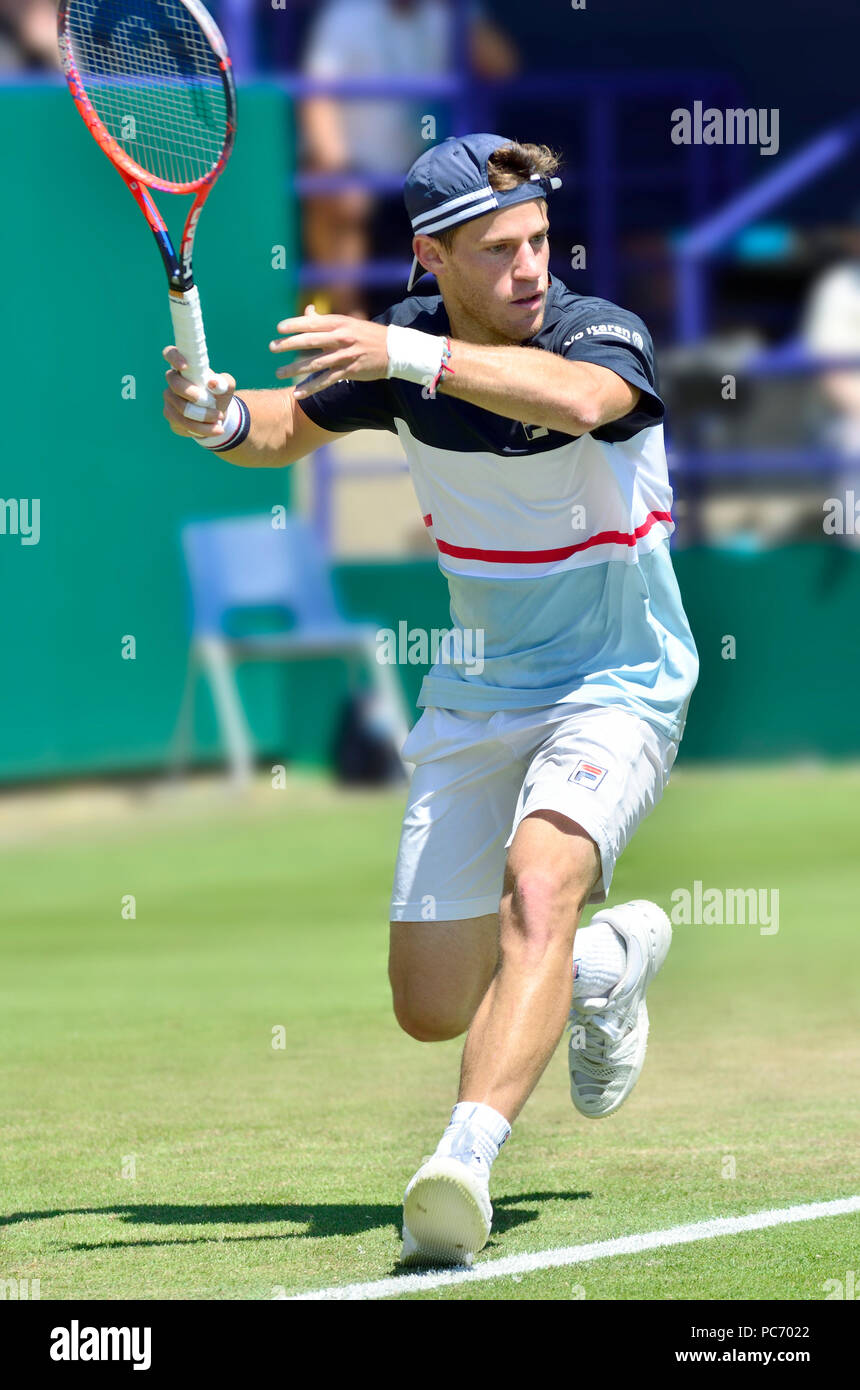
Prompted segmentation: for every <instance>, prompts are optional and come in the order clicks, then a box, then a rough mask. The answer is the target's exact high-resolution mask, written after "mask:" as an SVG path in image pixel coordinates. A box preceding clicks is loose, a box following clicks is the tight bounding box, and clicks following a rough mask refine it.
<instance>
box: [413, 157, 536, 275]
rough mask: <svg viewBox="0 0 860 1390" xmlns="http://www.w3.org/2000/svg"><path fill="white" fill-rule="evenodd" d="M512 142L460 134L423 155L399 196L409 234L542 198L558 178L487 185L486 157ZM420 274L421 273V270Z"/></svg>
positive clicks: (415, 272)
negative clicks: (506, 185) (498, 187)
mask: <svg viewBox="0 0 860 1390" xmlns="http://www.w3.org/2000/svg"><path fill="white" fill-rule="evenodd" d="M512 144H514V141H513V140H505V139H503V137H502V136H501V135H464V136H462V137H461V138H459V139H457V138H454V137H452V138H451V139H449V140H443V141H442V142H441V144H439V145H434V146H433V148H432V149H430V150H427V152H426V153H425V154H422V155H421V156H420V157H419V158H418V159H416V161H415V163H414V164H413V165H412V168H411V169H410V170H409V173H408V174H407V175H406V185H405V187H404V190H403V197H404V201H405V203H406V211H407V213H408V214H409V220H410V221H411V223H412V231H413V232H414V233H418V232H425V233H426V234H427V235H428V236H434V235H435V234H436V233H437V232H441V231H444V230H445V228H446V227H456V226H457V225H458V224H459V223H460V222H470V221H471V220H472V218H473V217H483V216H484V214H485V213H488V212H494V211H495V210H496V209H497V208H506V207H510V206H512V204H514V203H526V202H530V201H531V200H532V199H533V198H546V197H547V196H548V195H549V194H550V193H551V192H553V191H554V190H555V189H556V188H561V179H559V178H548V177H546V176H544V175H542V174H533V175H532V177H531V179H530V180H529V181H528V183H519V184H517V185H516V187H514V188H508V189H505V190H503V191H501V192H500V191H498V190H496V189H494V188H491V187H490V177H489V172H488V170H487V164H488V162H489V159H490V156H491V155H493V154H495V152H496V150H500V149H502V148H503V146H505V145H512ZM420 268H421V267H420V262H419V260H418V257H417V256H416V257H415V259H414V261H413V262H412V273H411V274H410V276H409V283H408V285H407V286H406V288H407V290H411V289H412V287H413V285H414V284H415V280H416V278H417V277H418V273H419V271H420ZM421 273H423V272H421Z"/></svg>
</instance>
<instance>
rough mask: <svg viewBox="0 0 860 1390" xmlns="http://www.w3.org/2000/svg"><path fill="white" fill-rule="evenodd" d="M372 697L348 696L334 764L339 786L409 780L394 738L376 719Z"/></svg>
mask: <svg viewBox="0 0 860 1390" xmlns="http://www.w3.org/2000/svg"><path fill="white" fill-rule="evenodd" d="M374 704H375V702H374V699H373V697H372V696H370V695H361V694H353V695H348V696H347V698H346V700H345V701H344V704H343V709H342V710H341V714H340V719H339V720H338V725H337V732H336V734H335V739H334V747H333V762H334V770H335V775H336V776H337V779H338V781H339V782H344V783H348V784H350V785H352V786H365V787H378V786H384V785H385V784H386V783H390V782H402V781H403V780H404V778H405V773H404V771H403V764H402V763H401V761H400V758H399V757H398V755H397V749H396V748H395V747H394V744H393V742H392V740H391V737H390V736H389V735H388V734H387V733H386V732H385V730H384V728H383V727H381V721H380V720H379V719H378V717H376V716H375V712H374Z"/></svg>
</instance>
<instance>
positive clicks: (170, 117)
mask: <svg viewBox="0 0 860 1390" xmlns="http://www.w3.org/2000/svg"><path fill="white" fill-rule="evenodd" d="M68 36H69V41H70V45H71V49H72V54H73V57H74V61H75V65H76V67H77V69H78V74H79V76H80V79H81V82H82V84H83V87H84V89H85V91H86V93H87V96H88V97H89V99H90V101H91V103H92V105H93V107H94V109H95V111H96V114H97V115H98V117H99V119H100V120H101V122H102V124H103V125H104V126H105V128H106V129H107V130H108V132H109V133H110V135H111V136H113V138H114V139H115V140H116V141H117V143H118V144H119V145H120V146H121V148H122V149H124V150H125V152H126V153H127V154H128V155H129V157H130V158H131V159H133V160H134V161H135V163H136V164H138V165H139V166H140V167H141V168H143V169H145V170H146V171H147V173H149V174H151V175H154V176H155V177H156V178H157V179H159V180H162V181H163V182H165V183H175V184H191V183H196V182H198V181H200V180H201V179H203V178H204V177H205V176H206V175H207V174H208V173H210V172H211V170H212V169H214V168H215V166H216V165H217V164H218V162H219V160H220V158H221V155H222V153H223V150H224V144H225V141H226V138H227V120H228V111H227V101H226V98H225V94H224V86H223V82H222V77H221V69H220V62H219V58H218V55H217V54H216V53H215V52H214V51H213V49H212V47H211V46H210V44H209V41H208V39H207V38H206V35H205V34H204V32H203V30H202V29H201V28H200V27H199V25H198V24H197V23H196V21H195V20H194V19H193V18H192V16H191V15H190V14H189V12H188V10H186V8H185V6H184V5H183V4H180V3H178V0H73V3H71V4H70V5H69V13H68Z"/></svg>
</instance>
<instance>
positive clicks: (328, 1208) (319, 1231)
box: [0, 1192, 591, 1251]
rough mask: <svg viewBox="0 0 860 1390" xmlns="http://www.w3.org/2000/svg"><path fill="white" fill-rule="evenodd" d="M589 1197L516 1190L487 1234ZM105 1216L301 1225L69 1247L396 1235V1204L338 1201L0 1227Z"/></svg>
mask: <svg viewBox="0 0 860 1390" xmlns="http://www.w3.org/2000/svg"><path fill="white" fill-rule="evenodd" d="M590 1196H591V1193H590V1192H522V1193H518V1194H515V1195H511V1196H507V1197H497V1198H495V1199H494V1201H493V1210H494V1218H493V1235H494V1236H500V1235H503V1234H504V1233H505V1231H510V1230H512V1229H513V1228H514V1227H516V1226H521V1225H523V1224H524V1223H525V1222H528V1221H536V1220H537V1218H538V1216H539V1215H540V1210H539V1209H540V1206H541V1204H543V1203H545V1202H577V1201H582V1200H583V1199H585V1198H588V1197H590ZM69 1216H106V1217H108V1218H114V1217H115V1218H117V1219H119V1220H121V1221H122V1222H123V1223H124V1224H125V1225H126V1226H222V1227H223V1226H233V1227H236V1226H261V1225H268V1224H271V1225H278V1226H282V1227H288V1226H301V1227H302V1228H303V1229H302V1230H280V1231H277V1232H272V1233H271V1234H268V1233H267V1234H257V1233H255V1234H244V1235H243V1234H236V1235H229V1236H227V1235H225V1236H221V1235H218V1236H216V1235H214V1234H211V1235H210V1234H206V1235H197V1236H189V1237H183V1236H179V1237H178V1238H176V1239H164V1240H159V1239H157V1238H147V1239H143V1240H134V1239H132V1240H97V1241H92V1242H86V1243H83V1242H81V1243H77V1242H76V1243H74V1244H70V1245H69V1246H68V1248H69V1249H70V1250H82V1251H83V1250H111V1249H127V1248H132V1247H133V1248H139V1247H145V1246H162V1245H196V1244H200V1243H204V1242H211V1241H212V1240H218V1241H223V1242H224V1243H226V1242H228V1241H248V1240H291V1239H305V1240H307V1239H312V1240H318V1239H324V1238H326V1237H330V1236H357V1235H367V1234H368V1232H370V1231H372V1230H378V1229H380V1228H381V1227H385V1226H391V1227H393V1228H394V1230H395V1231H396V1233H397V1236H398V1238H399V1236H400V1226H401V1221H402V1208H401V1207H400V1205H397V1206H393V1205H385V1204H382V1203H373V1202H370V1203H361V1202H353V1203H340V1202H271V1203H259V1204H251V1205H243V1204H240V1203H236V1204H233V1205H230V1206H218V1205H214V1206H212V1205H203V1206H170V1205H157V1206H156V1205H153V1206H145V1205H131V1204H129V1205H126V1204H124V1203H117V1204H116V1205H114V1206H106V1207H55V1208H53V1209H51V1210H46V1211H19V1212H13V1213H12V1214H11V1215H9V1216H0V1226H11V1225H14V1224H16V1223H17V1222H21V1221H50V1220H54V1219H56V1218H57V1217H69Z"/></svg>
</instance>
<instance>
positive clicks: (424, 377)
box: [387, 323, 447, 386]
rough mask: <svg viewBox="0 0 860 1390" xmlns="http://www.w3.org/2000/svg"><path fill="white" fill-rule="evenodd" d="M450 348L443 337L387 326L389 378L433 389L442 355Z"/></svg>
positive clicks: (397, 325) (396, 326) (398, 326)
mask: <svg viewBox="0 0 860 1390" xmlns="http://www.w3.org/2000/svg"><path fill="white" fill-rule="evenodd" d="M446 346H447V343H446V340H445V339H444V338H436V337H434V335H433V334H432V333H419V332H418V330H417V328H402V327H401V326H400V325H399V324H397V323H390V324H389V325H388V335H387V347H388V376H389V377H393V376H396V377H399V378H400V380H401V381H414V382H415V384H416V385H417V386H432V385H433V382H434V381H435V380H436V378H437V376H438V375H439V372H440V370H441V367H442V354H443V353H444V351H445V348H446Z"/></svg>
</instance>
